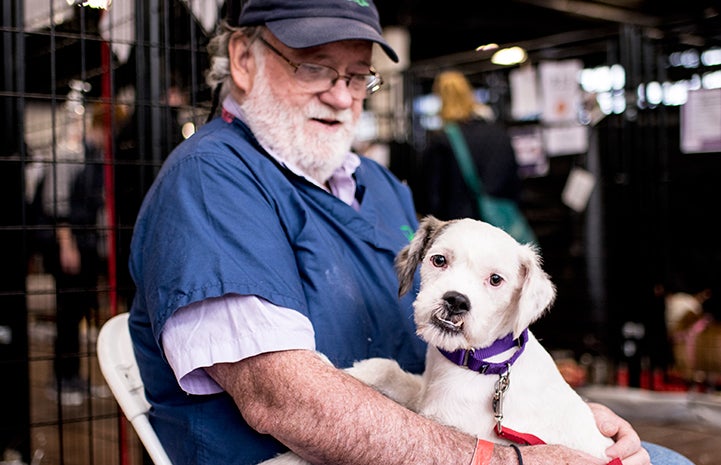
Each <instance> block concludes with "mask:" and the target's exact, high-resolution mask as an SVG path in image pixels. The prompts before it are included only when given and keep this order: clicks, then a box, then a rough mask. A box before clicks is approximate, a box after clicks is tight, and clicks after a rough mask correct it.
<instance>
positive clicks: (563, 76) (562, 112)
mask: <svg viewBox="0 0 721 465" xmlns="http://www.w3.org/2000/svg"><path fill="white" fill-rule="evenodd" d="M582 69H583V63H582V62H581V60H563V61H542V62H541V63H539V64H538V74H539V80H540V88H541V90H540V93H541V101H542V112H541V120H542V121H543V122H544V123H570V122H577V121H578V111H579V109H580V106H581V101H582V98H581V97H582V95H581V86H580V84H579V81H578V79H579V78H578V76H579V74H580V73H581V70H582Z"/></svg>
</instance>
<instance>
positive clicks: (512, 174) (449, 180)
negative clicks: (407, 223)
mask: <svg viewBox="0 0 721 465" xmlns="http://www.w3.org/2000/svg"><path fill="white" fill-rule="evenodd" d="M433 93H434V94H436V95H437V96H438V97H439V98H440V101H441V108H440V113H439V116H440V118H441V121H442V124H447V123H457V124H458V127H459V128H460V130H461V132H462V134H463V136H464V138H465V140H466V143H467V145H468V148H469V150H470V152H471V157H472V159H473V162H474V164H475V167H476V172H477V173H478V176H479V178H480V180H481V183H482V184H483V190H484V191H485V192H486V193H488V194H490V195H493V196H496V197H504V198H508V199H511V200H514V201H516V202H518V200H519V196H520V193H521V187H522V185H521V179H520V177H519V175H518V163H517V161H516V155H515V152H514V150H513V146H512V145H511V139H510V137H509V136H508V134H507V132H506V129H505V128H504V127H503V126H502V125H500V124H499V123H497V122H495V118H494V116H493V110H492V109H491V108H490V107H488V106H487V105H484V104H482V103H480V102H478V100H477V98H476V96H475V94H474V92H473V88H472V87H471V84H470V83H469V81H468V79H467V78H466V77H465V76H464V75H463V74H462V73H461V72H459V71H455V70H449V71H442V72H441V73H439V74H438V75H437V76H436V78H435V80H434V81H433ZM420 173H421V174H420V182H419V183H418V185H417V188H416V189H415V191H416V192H415V194H416V201H417V203H418V205H417V208H418V211H419V212H421V213H423V214H432V215H434V216H436V217H437V218H439V219H442V220H451V219H456V218H466V217H469V218H476V219H483V218H481V215H480V214H479V212H478V203H477V201H476V196H475V194H474V193H473V191H471V189H470V188H469V187H468V186H467V185H466V183H465V182H464V177H463V174H462V172H461V168H460V167H459V165H458V162H457V161H456V157H455V156H454V154H453V148H452V147H451V143H450V141H449V140H448V137H447V136H446V134H445V132H444V131H443V130H437V131H432V132H430V133H429V136H428V143H427V145H426V147H425V149H424V150H423V152H422V154H421V166H420Z"/></svg>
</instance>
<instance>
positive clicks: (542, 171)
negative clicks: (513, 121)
mask: <svg viewBox="0 0 721 465" xmlns="http://www.w3.org/2000/svg"><path fill="white" fill-rule="evenodd" d="M508 135H509V136H510V138H511V145H513V151H514V152H515V153H516V162H518V174H519V175H520V176H521V177H522V178H532V177H538V176H545V175H546V174H548V158H547V157H546V153H545V151H544V150H543V137H542V136H541V127H540V126H538V125H536V124H534V125H526V126H512V127H510V128H508Z"/></svg>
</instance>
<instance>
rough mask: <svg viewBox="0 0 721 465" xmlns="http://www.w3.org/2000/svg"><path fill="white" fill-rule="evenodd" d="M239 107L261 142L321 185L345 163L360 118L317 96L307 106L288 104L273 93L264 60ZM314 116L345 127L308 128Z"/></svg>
mask: <svg viewBox="0 0 721 465" xmlns="http://www.w3.org/2000/svg"><path fill="white" fill-rule="evenodd" d="M240 108H241V110H242V112H243V117H244V119H245V121H246V123H247V124H248V126H249V127H250V129H251V131H253V134H254V135H255V137H256V138H257V139H258V142H260V143H261V145H263V146H264V147H266V148H267V149H269V150H271V151H272V152H273V153H274V154H275V155H276V156H278V157H280V158H281V159H282V160H283V161H284V162H286V163H287V164H288V165H290V166H293V167H297V168H298V169H300V170H301V171H302V172H303V173H304V174H306V175H307V176H309V177H311V178H313V179H314V180H316V181H317V182H319V183H320V184H325V182H326V181H327V180H328V179H329V178H330V177H331V175H332V174H333V172H334V171H335V170H336V169H338V168H339V167H340V166H341V165H342V164H343V162H344V160H345V157H346V154H347V153H348V152H349V151H350V149H351V144H352V142H353V138H354V129H355V124H356V122H357V120H358V116H357V115H356V116H354V115H353V112H352V110H350V109H347V110H342V111H334V110H333V109H331V108H330V107H328V106H326V105H323V104H322V103H321V102H320V101H318V100H317V99H314V100H311V101H310V102H309V103H308V104H307V105H306V106H305V107H304V108H297V107H294V106H292V105H289V104H287V103H285V102H284V101H283V100H282V99H280V98H278V97H277V96H276V95H275V94H274V92H273V89H272V86H271V85H270V83H269V79H268V78H267V74H266V73H265V67H264V65H263V63H262V60H261V62H260V63H259V69H258V73H257V74H256V76H255V81H254V84H253V88H252V89H251V91H250V92H249V93H248V94H247V95H246V96H245V98H244V99H243V102H242V103H241V104H240ZM311 119H325V120H334V121H338V122H339V123H341V124H342V128H340V130H338V131H336V132H335V133H334V134H332V135H330V136H329V135H328V134H327V133H319V132H315V131H312V130H311V129H309V128H308V127H307V124H308V122H309V121H310V120H311Z"/></svg>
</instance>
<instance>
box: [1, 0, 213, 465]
mask: <svg viewBox="0 0 721 465" xmlns="http://www.w3.org/2000/svg"><path fill="white" fill-rule="evenodd" d="M221 14H222V2H221V1H207V2H206V1H199V0H151V1H141V0H116V1H114V2H111V1H110V0H107V1H97V0H96V1H75V2H72V1H71V2H69V1H67V0H7V1H3V2H2V6H0V45H1V47H2V55H3V62H4V64H5V66H4V71H3V72H2V73H1V74H0V110H1V111H2V115H3V116H2V125H0V126H2V129H1V131H2V143H1V144H0V176H2V183H0V185H1V186H2V189H3V190H4V197H5V201H4V202H3V207H2V214H0V218H2V219H1V220H0V221H1V222H2V224H0V234H1V235H2V240H0V244H1V245H0V247H2V248H3V250H2V251H3V254H2V255H3V257H4V259H3V265H2V268H1V269H2V277H3V279H1V280H0V282H1V284H0V286H2V289H0V299H1V300H2V305H1V306H0V308H1V310H0V370H2V371H3V373H5V374H6V375H7V376H8V377H9V379H10V383H3V387H2V388H1V389H0V394H1V395H0V399H1V400H0V411H2V412H3V415H1V416H0V461H3V460H4V462H3V463H32V464H40V463H53V464H103V465H112V464H116V463H122V464H133V463H143V461H144V460H147V457H144V453H143V449H142V447H141V446H140V445H139V442H138V440H137V437H135V434H134V432H133V430H132V428H130V427H129V426H128V425H127V424H126V423H125V421H124V419H123V417H122V415H119V411H118V408H117V404H116V402H115V400H114V399H113V398H112V395H111V394H110V391H109V390H108V388H107V386H106V385H105V383H104V381H103V377H102V376H101V374H100V371H99V368H98V363H97V358H96V354H95V338H96V335H97V331H98V328H99V327H100V326H101V325H102V324H103V323H104V322H105V321H106V320H107V319H109V318H110V317H112V316H113V315H115V314H117V313H120V312H124V311H126V310H127V309H128V305H129V302H130V300H131V299H132V294H133V285H132V281H131V280H130V277H129V274H128V271H127V256H128V248H129V244H130V235H131V232H132V226H133V223H134V220H135V215H136V213H137V211H138V209H139V206H140V202H141V201H142V198H143V196H144V194H145V192H146V191H147V189H148V188H149V187H150V184H151V182H152V180H153V178H154V176H155V174H156V173H157V171H158V169H159V168H160V166H161V164H162V162H163V160H164V158H165V157H167V155H168V154H169V153H170V151H171V149H172V147H173V146H174V145H176V144H177V143H178V142H180V141H181V140H182V139H183V138H186V137H188V136H189V135H190V134H192V133H193V132H194V130H195V128H196V127H197V126H198V125H200V124H202V122H203V121H205V119H206V117H207V113H208V111H209V108H210V99H211V93H210V91H209V89H208V86H207V85H206V84H205V80H204V70H205V69H206V68H207V66H208V64H207V49H206V48H207V44H208V40H209V37H210V36H211V35H212V33H213V28H214V25H215V24H216V23H217V21H218V18H219V16H220V15H221ZM13 460H17V461H18V462H14V461H13Z"/></svg>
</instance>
